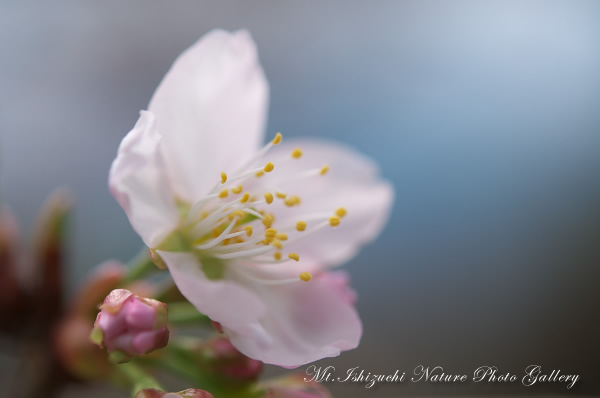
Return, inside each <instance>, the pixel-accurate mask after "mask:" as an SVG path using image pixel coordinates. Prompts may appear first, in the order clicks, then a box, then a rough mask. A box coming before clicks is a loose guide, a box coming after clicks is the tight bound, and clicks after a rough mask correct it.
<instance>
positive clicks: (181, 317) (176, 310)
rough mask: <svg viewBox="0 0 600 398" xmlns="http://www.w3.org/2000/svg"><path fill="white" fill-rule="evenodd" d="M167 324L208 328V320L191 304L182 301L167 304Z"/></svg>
mask: <svg viewBox="0 0 600 398" xmlns="http://www.w3.org/2000/svg"><path fill="white" fill-rule="evenodd" d="M169 323H171V324H173V325H202V326H210V324H211V323H210V318H209V317H208V316H206V315H204V314H202V313H200V312H198V310H197V309H196V307H194V306H193V305H192V304H190V303H188V302H185V301H182V302H176V303H170V304H169Z"/></svg>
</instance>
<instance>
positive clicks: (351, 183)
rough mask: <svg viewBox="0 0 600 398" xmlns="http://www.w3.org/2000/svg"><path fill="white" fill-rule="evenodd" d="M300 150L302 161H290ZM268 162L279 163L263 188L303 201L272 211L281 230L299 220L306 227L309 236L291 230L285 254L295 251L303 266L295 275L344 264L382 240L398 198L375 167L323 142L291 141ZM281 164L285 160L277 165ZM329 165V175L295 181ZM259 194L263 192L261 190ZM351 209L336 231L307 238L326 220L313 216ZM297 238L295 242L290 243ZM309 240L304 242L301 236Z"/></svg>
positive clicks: (262, 180)
mask: <svg viewBox="0 0 600 398" xmlns="http://www.w3.org/2000/svg"><path fill="white" fill-rule="evenodd" d="M296 147H299V148H301V149H302V150H303V156H302V157H301V158H300V159H291V158H290V153H291V151H292V150H293V149H294V148H296ZM269 158H272V159H274V160H275V169H274V171H273V172H272V173H270V174H269V175H265V176H264V177H262V178H260V179H258V180H257V184H261V185H263V186H264V187H266V188H265V189H269V188H271V189H273V188H277V189H281V190H282V191H283V192H285V193H287V194H288V195H298V196H299V197H300V198H301V204H300V205H299V206H294V207H287V206H284V205H283V203H282V201H281V200H275V202H274V203H273V204H272V205H270V207H269V208H268V210H269V211H273V212H274V213H275V216H276V220H277V226H285V225H288V226H289V225H292V226H293V225H295V223H296V221H298V220H303V219H304V220H305V221H306V222H307V224H308V227H307V228H306V231H305V232H297V231H295V230H292V232H291V233H290V234H288V235H289V237H290V243H288V244H286V243H285V242H284V246H285V249H284V250H285V252H296V253H298V254H299V255H300V259H301V261H300V263H296V265H297V266H296V265H294V266H293V270H294V272H296V271H298V270H302V271H314V270H313V269H309V268H306V266H305V265H303V263H304V264H308V265H310V264H321V265H324V266H329V265H338V264H341V263H343V262H345V261H347V260H349V259H350V258H352V257H353V256H355V255H356V253H357V252H358V251H359V249H360V248H361V246H363V245H364V244H366V243H368V242H370V241H372V240H373V239H375V238H376V237H377V235H379V233H380V232H381V230H382V229H383V227H384V226H385V223H386V221H387V220H388V218H389V215H390V211H391V206H392V202H393V197H394V190H393V188H392V185H391V184H390V183H389V182H387V181H385V180H383V179H381V178H380V177H379V175H378V173H379V171H378V168H377V166H376V164H375V163H374V162H373V161H372V160H371V159H369V158H368V157H366V156H364V155H362V154H360V153H358V152H357V151H355V150H353V149H351V148H349V147H347V146H344V145H341V144H339V143H333V142H330V141H325V140H318V139H298V140H291V139H290V140H287V141H284V143H282V144H280V145H278V146H276V147H274V148H273V149H272V152H270V153H269ZM277 159H286V160H284V161H282V162H277V161H276V160H277ZM325 164H327V165H329V171H328V172H327V174H325V175H315V176H313V177H309V178H303V179H300V180H294V176H297V175H299V174H301V173H303V172H305V171H307V170H315V169H319V168H321V167H322V166H323V165H325ZM259 191H260V189H259ZM340 207H344V208H345V209H346V210H347V214H346V216H345V217H343V218H342V219H341V223H340V225H339V226H338V227H335V228H332V227H329V226H328V227H326V228H324V229H322V230H320V231H319V232H316V233H314V234H312V235H309V234H307V232H308V231H310V230H311V228H312V227H314V226H316V225H317V224H319V223H320V222H322V221H315V220H310V219H306V218H305V217H306V216H307V215H310V214H315V213H325V214H331V215H334V212H335V210H336V209H338V208H340ZM296 236H298V237H302V239H301V240H299V241H297V243H291V242H292V241H293V239H294V238H295V237H296ZM303 236H306V237H303Z"/></svg>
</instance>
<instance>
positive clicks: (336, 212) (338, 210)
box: [335, 207, 348, 218]
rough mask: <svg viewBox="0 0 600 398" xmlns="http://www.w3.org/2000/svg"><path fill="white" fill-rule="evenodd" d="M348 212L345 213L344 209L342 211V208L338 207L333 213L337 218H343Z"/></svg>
mask: <svg viewBox="0 0 600 398" xmlns="http://www.w3.org/2000/svg"><path fill="white" fill-rule="evenodd" d="M347 213H348V212H347V211H346V209H344V208H343V207H340V208H339V209H337V210H336V211H335V215H336V216H338V217H339V218H342V217H344V216H345V215H346V214H347Z"/></svg>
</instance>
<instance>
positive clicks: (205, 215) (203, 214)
mask: <svg viewBox="0 0 600 398" xmlns="http://www.w3.org/2000/svg"><path fill="white" fill-rule="evenodd" d="M206 217H208V212H207V211H203V212H202V219H203V220H204V219H205V218H206Z"/></svg>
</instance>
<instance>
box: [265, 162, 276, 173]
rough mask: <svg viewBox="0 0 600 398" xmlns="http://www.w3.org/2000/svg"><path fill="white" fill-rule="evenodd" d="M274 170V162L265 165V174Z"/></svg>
mask: <svg viewBox="0 0 600 398" xmlns="http://www.w3.org/2000/svg"><path fill="white" fill-rule="evenodd" d="M274 168H275V165H274V164H273V162H267V164H265V168H264V169H263V170H264V172H265V173H270V172H272V171H273V169H274Z"/></svg>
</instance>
